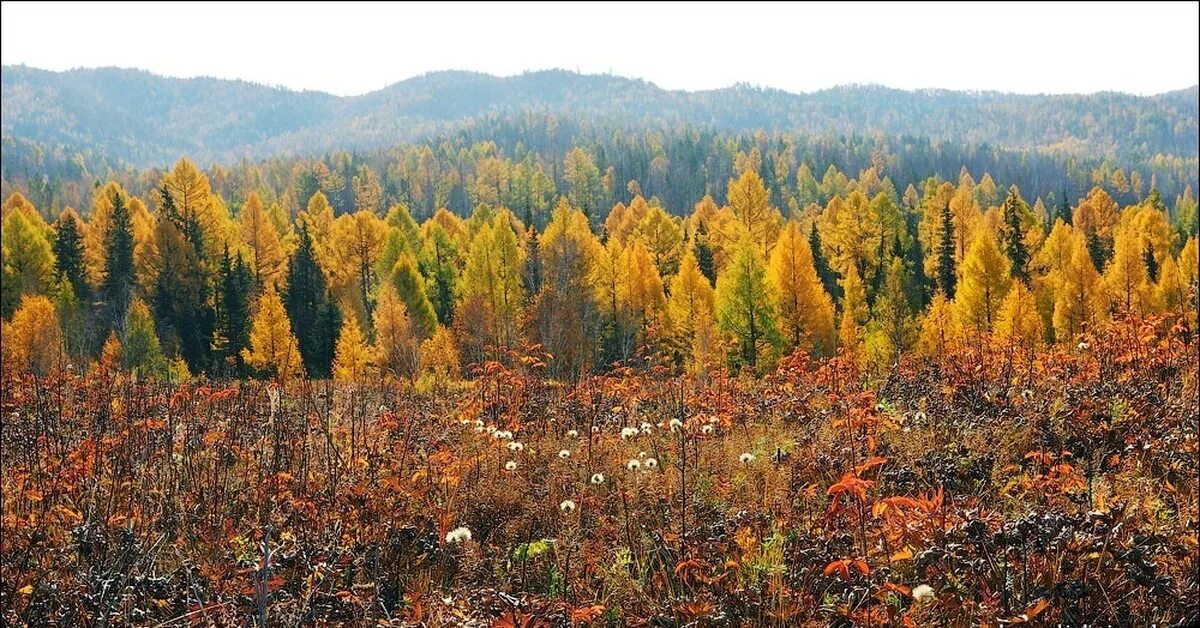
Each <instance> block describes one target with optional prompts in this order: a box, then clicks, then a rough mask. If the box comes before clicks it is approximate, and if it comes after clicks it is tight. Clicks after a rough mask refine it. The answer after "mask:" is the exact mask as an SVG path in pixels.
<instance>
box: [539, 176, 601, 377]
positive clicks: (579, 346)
mask: <svg viewBox="0 0 1200 628" xmlns="http://www.w3.org/2000/svg"><path fill="white" fill-rule="evenodd" d="M603 255H604V250H603V247H602V246H601V245H600V242H599V241H598V240H597V239H596V236H595V235H594V234H593V233H592V231H591V228H590V226H589V224H588V221H587V217H586V216H584V214H583V213H582V212H581V211H579V210H577V209H574V208H572V207H571V206H570V205H568V204H567V202H566V199H562V200H560V202H559V204H558V207H557V208H555V210H554V214H553V216H552V218H551V219H550V222H549V223H547V224H546V229H545V231H544V232H543V233H542V236H541V238H539V240H538V255H537V257H538V260H539V263H540V279H541V289H540V290H539V291H538V292H537V295H536V296H535V297H534V299H533V301H532V302H531V303H530V308H529V309H530V321H529V324H530V330H529V331H530V336H531V340H532V341H533V342H534V343H536V344H540V345H541V346H542V347H543V348H544V349H545V350H546V351H547V352H549V353H550V355H551V356H553V359H552V360H551V362H550V365H549V369H548V370H549V372H550V374H551V376H552V377H564V378H571V379H574V378H577V377H580V376H581V375H582V374H583V373H584V372H585V371H587V370H588V369H589V368H590V367H591V364H592V359H593V357H594V349H595V346H596V344H595V343H596V341H595V339H596V336H597V335H598V334H597V331H598V324H599V315H598V311H597V304H596V301H595V290H594V288H593V285H594V284H593V282H592V281H591V278H592V276H593V273H592V266H593V264H595V263H597V260H599V259H600V257H601V256H603Z"/></svg>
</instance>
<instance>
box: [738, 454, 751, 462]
mask: <svg viewBox="0 0 1200 628" xmlns="http://www.w3.org/2000/svg"><path fill="white" fill-rule="evenodd" d="M738 462H740V463H742V464H750V463H751V462H754V454H752V453H749V452H747V453H744V454H742V455H740V456H738Z"/></svg>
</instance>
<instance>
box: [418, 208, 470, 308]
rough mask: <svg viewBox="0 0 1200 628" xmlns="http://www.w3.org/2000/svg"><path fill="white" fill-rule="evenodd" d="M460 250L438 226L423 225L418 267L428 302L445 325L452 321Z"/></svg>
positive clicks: (432, 224) (456, 243)
mask: <svg viewBox="0 0 1200 628" xmlns="http://www.w3.org/2000/svg"><path fill="white" fill-rule="evenodd" d="M464 234H465V231H464ZM463 237H465V235H464V236H463ZM462 248H463V247H461V246H460V245H459V244H458V242H457V241H456V238H454V237H453V236H451V232H449V231H447V230H446V229H445V228H443V226H442V225H441V224H439V223H436V222H430V223H429V224H427V225H426V228H425V248H424V249H422V251H421V256H420V258H419V268H420V270H421V274H422V275H424V276H425V278H426V279H425V281H426V293H427V295H428V297H429V302H430V303H431V304H432V305H433V309H434V312H436V313H437V320H438V323H440V324H442V325H449V324H450V322H451V320H453V318H454V305H455V300H456V295H457V293H458V288H457V287H456V284H457V283H458V280H459V277H458V275H459V265H460V264H461V261H460V260H461V258H462Z"/></svg>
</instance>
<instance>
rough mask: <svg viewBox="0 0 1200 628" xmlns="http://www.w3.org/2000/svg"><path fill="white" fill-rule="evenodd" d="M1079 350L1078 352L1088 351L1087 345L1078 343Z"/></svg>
mask: <svg viewBox="0 0 1200 628" xmlns="http://www.w3.org/2000/svg"><path fill="white" fill-rule="evenodd" d="M1079 350H1080V351H1087V350H1088V343H1086V342H1080V343H1079Z"/></svg>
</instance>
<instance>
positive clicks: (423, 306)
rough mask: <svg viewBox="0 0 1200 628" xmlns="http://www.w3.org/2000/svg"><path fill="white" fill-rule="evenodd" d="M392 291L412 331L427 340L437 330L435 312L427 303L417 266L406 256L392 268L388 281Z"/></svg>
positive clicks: (422, 279) (426, 294) (431, 305)
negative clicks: (402, 306) (401, 305)
mask: <svg viewBox="0 0 1200 628" xmlns="http://www.w3.org/2000/svg"><path fill="white" fill-rule="evenodd" d="M389 281H390V283H391V285H392V289H394V290H395V291H396V295H397V296H398V297H400V300H401V301H403V302H404V309H405V311H406V312H408V317H409V320H411V321H412V324H413V331H414V332H415V333H416V335H417V337H418V338H420V339H424V338H428V337H430V336H432V335H433V332H434V331H436V330H437V326H438V320H437V312H436V311H434V309H433V304H432V303H430V302H429V295H428V293H427V292H426V289H425V280H424V278H422V277H421V273H420V272H418V271H417V265H416V264H415V263H414V262H413V260H412V258H410V257H409V256H407V255H402V256H400V259H398V260H396V265H395V266H393V267H392V272H391V277H390V279H389Z"/></svg>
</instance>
